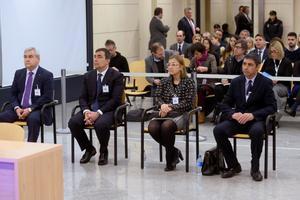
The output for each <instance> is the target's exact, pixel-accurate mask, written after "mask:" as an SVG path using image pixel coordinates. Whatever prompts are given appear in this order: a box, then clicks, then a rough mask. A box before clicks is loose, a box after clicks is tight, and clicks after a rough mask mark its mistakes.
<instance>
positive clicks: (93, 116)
mask: <svg viewBox="0 0 300 200" xmlns="http://www.w3.org/2000/svg"><path fill="white" fill-rule="evenodd" d="M99 116H100V114H99V113H98V112H90V115H89V119H90V121H91V122H92V123H93V124H94V123H95V121H96V120H97V119H98V117H99Z"/></svg>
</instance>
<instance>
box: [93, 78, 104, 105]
mask: <svg viewBox="0 0 300 200" xmlns="http://www.w3.org/2000/svg"><path fill="white" fill-rule="evenodd" d="M101 77H102V74H100V73H99V74H98V78H97V93H96V98H95V101H94V103H93V104H92V106H91V108H92V110H93V111H97V110H98V109H99V104H98V96H99V94H100V93H101V92H102V81H101Z"/></svg>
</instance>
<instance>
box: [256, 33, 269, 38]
mask: <svg viewBox="0 0 300 200" xmlns="http://www.w3.org/2000/svg"><path fill="white" fill-rule="evenodd" d="M256 37H261V38H263V39H264V40H266V38H265V36H264V35H263V34H260V33H258V34H256V35H255V37H254V38H256Z"/></svg>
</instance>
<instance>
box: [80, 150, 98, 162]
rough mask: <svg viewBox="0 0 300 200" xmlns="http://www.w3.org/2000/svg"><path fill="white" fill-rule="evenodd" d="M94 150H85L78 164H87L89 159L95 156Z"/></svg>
mask: <svg viewBox="0 0 300 200" xmlns="http://www.w3.org/2000/svg"><path fill="white" fill-rule="evenodd" d="M96 153H97V152H96V149H95V148H94V147H93V148H91V149H89V150H87V149H86V150H85V153H84V154H83V156H82V157H81V159H80V163H87V162H89V161H90V160H91V158H92V157H93V156H94V155H96Z"/></svg>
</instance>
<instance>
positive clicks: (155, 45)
mask: <svg viewBox="0 0 300 200" xmlns="http://www.w3.org/2000/svg"><path fill="white" fill-rule="evenodd" d="M160 48H164V46H163V45H162V44H161V43H159V42H155V43H153V44H152V46H151V47H150V51H151V53H156V52H157V50H158V49H160Z"/></svg>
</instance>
